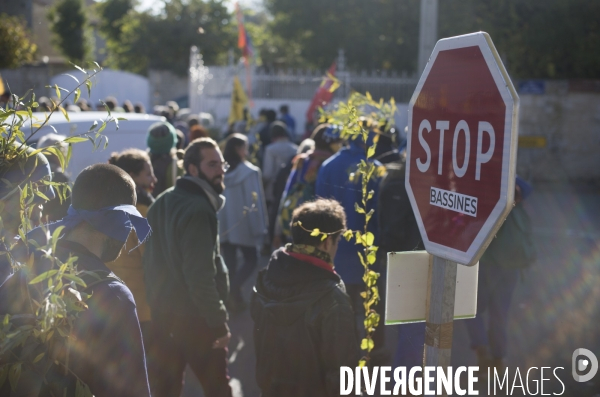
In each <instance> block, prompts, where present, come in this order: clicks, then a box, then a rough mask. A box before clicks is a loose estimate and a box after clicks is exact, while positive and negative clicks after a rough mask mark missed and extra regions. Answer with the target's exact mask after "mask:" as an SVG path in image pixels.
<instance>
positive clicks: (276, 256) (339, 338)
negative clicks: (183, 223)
mask: <svg viewBox="0 0 600 397" xmlns="http://www.w3.org/2000/svg"><path fill="white" fill-rule="evenodd" d="M313 259H314V258H313ZM323 263H325V262H324V261H323ZM251 315H252V318H253V320H254V323H255V327H254V346H255V349H256V361H257V365H256V379H257V383H258V385H259V387H260V388H261V390H262V393H263V394H262V395H263V396H264V397H271V396H273V397H275V396H277V397H279V396H286V397H296V396H297V397H300V396H303V397H304V396H306V397H309V396H310V397H319V396H337V395H339V391H340V387H339V380H340V375H339V372H340V366H350V367H355V366H356V365H357V364H358V360H359V348H358V339H357V336H356V331H355V330H356V327H355V320H354V312H353V311H352V306H351V304H350V298H349V297H348V295H346V293H345V288H344V284H343V282H342V280H341V279H340V277H339V276H338V275H337V274H336V273H335V272H333V271H329V270H326V269H324V268H321V267H318V266H316V265H314V264H312V263H309V262H306V261H303V260H300V259H298V258H297V257H294V256H292V255H290V254H288V253H287V252H286V250H285V248H282V249H279V250H277V251H275V252H274V253H273V255H272V257H271V259H270V262H269V265H268V267H267V268H266V269H264V270H262V271H261V272H260V273H259V274H258V280H257V283H256V286H255V288H254V293H253V296H252V303H251Z"/></svg>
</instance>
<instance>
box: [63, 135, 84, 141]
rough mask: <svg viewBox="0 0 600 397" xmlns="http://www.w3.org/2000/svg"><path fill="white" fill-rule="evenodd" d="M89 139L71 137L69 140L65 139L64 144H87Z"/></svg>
mask: <svg viewBox="0 0 600 397" xmlns="http://www.w3.org/2000/svg"><path fill="white" fill-rule="evenodd" d="M87 140H88V139H87V138H84V137H82V136H71V137H69V138H67V139H65V140H64V141H63V142H64V143H78V142H86V141H87Z"/></svg>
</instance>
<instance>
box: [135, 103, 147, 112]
mask: <svg viewBox="0 0 600 397" xmlns="http://www.w3.org/2000/svg"><path fill="white" fill-rule="evenodd" d="M133 110H135V112H136V113H146V108H145V107H144V105H142V104H141V103H139V102H138V103H136V104H135V105H133Z"/></svg>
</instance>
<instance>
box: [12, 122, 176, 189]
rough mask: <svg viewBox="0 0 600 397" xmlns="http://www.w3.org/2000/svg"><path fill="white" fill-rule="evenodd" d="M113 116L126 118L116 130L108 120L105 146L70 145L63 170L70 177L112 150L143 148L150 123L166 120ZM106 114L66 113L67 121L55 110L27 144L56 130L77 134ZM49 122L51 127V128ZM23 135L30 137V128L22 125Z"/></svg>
mask: <svg viewBox="0 0 600 397" xmlns="http://www.w3.org/2000/svg"><path fill="white" fill-rule="evenodd" d="M33 115H34V118H35V117H36V116H37V118H38V120H36V121H34V122H35V123H40V122H41V121H43V119H44V114H43V113H34V114H33ZM112 116H113V117H124V118H126V119H127V120H119V129H118V130H117V127H116V125H115V123H114V122H111V123H108V124H107V125H106V128H105V129H104V131H102V135H105V136H106V137H107V138H108V146H107V147H106V149H104V145H100V148H98V149H97V150H96V151H94V147H93V145H92V143H91V142H81V143H75V144H73V152H72V156H71V161H70V163H69V166H68V168H67V170H66V172H67V174H68V175H69V177H70V179H71V180H75V178H76V177H77V175H79V173H80V172H81V170H83V169H84V168H85V167H87V166H89V165H92V164H96V163H106V162H107V161H108V158H109V157H110V154H111V153H112V152H120V151H123V150H125V149H129V148H137V149H142V150H146V148H147V146H146V137H147V134H148V129H149V128H150V126H151V125H152V124H154V123H156V122H159V121H165V118H164V117H162V116H154V115H151V114H138V113H114V112H113V113H112ZM107 117H108V113H107V112H78V113H75V112H69V119H70V121H67V120H66V119H65V117H64V116H63V115H62V113H61V112H56V113H54V114H53V115H52V116H51V117H50V120H49V122H48V125H45V126H44V127H43V128H42V129H41V130H40V131H39V132H37V133H36V134H35V135H34V136H33V138H32V139H31V140H30V141H29V144H31V145H32V146H34V145H35V144H36V143H37V141H38V140H39V139H40V138H41V137H43V136H44V135H46V134H48V133H53V132H54V130H53V129H52V127H54V128H55V129H56V133H58V134H61V135H66V136H73V135H79V134H83V133H85V132H87V131H88V130H89V129H90V127H91V126H92V125H93V123H94V121H97V122H98V126H100V125H102V121H103V120H106V119H107ZM50 125H51V126H52V127H50ZM22 131H23V132H24V133H25V137H28V136H29V128H28V127H26V126H25V125H24V126H23V128H22Z"/></svg>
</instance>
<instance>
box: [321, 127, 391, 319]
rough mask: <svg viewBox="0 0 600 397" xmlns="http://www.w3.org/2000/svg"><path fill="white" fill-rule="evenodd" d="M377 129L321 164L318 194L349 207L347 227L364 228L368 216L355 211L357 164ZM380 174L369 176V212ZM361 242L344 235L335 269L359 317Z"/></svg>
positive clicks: (372, 228) (371, 226)
mask: <svg viewBox="0 0 600 397" xmlns="http://www.w3.org/2000/svg"><path fill="white" fill-rule="evenodd" d="M374 137H375V133H374V132H371V133H369V138H368V140H367V143H366V145H365V143H364V142H363V140H362V138H361V137H360V136H359V137H356V139H350V140H349V142H348V146H347V147H345V148H343V149H342V150H340V151H339V152H337V153H336V154H335V155H333V156H332V157H330V158H329V159H327V160H326V161H325V162H324V163H323V165H322V166H321V168H320V170H319V173H318V175H317V183H316V187H315V193H316V195H317V197H322V198H331V199H335V200H337V201H338V202H339V203H340V204H341V205H342V207H344V210H345V211H346V216H347V222H348V229H350V230H360V231H363V230H364V224H365V216H364V214H359V213H358V212H356V211H355V209H354V206H355V204H356V203H358V204H361V202H362V181H361V178H360V174H359V173H358V165H359V164H360V162H361V161H362V160H364V161H367V156H366V147H367V146H371V145H372V142H373V138H374ZM369 162H372V163H374V164H375V165H376V166H377V167H381V168H383V166H382V164H381V163H380V162H379V161H376V160H369ZM380 179H381V176H380V175H379V172H377V171H376V172H374V173H373V176H372V177H371V179H370V180H369V184H368V191H371V190H372V191H373V192H374V194H373V197H372V199H371V200H369V201H368V203H367V212H368V211H370V210H371V209H374V208H375V207H376V203H377V198H378V191H379V184H380ZM368 230H369V231H370V232H371V233H373V234H374V236H375V245H377V241H378V236H377V216H376V215H375V216H373V217H372V218H371V220H370V221H369V229H368ZM361 249H362V245H357V244H355V241H354V240H350V241H349V242H348V241H346V239H341V241H340V247H339V249H338V251H337V254H336V256H335V260H334V264H335V270H336V272H337V273H338V274H339V275H340V277H341V278H342V280H344V283H345V284H346V291H347V293H348V295H350V298H351V300H352V305H353V307H354V311H355V313H357V316H358V317H359V318H360V316H364V313H363V310H362V304H361V300H362V298H361V296H360V293H361V292H363V291H364V290H365V284H364V282H363V280H362V277H363V274H364V268H363V266H362V264H361V263H360V259H359V258H358V254H357V253H358V252H359V250H361Z"/></svg>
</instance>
